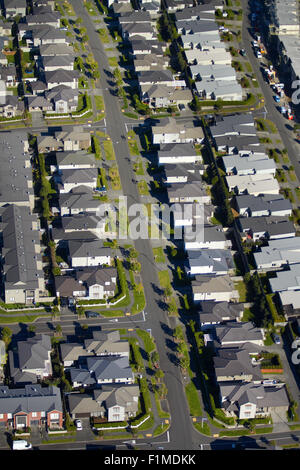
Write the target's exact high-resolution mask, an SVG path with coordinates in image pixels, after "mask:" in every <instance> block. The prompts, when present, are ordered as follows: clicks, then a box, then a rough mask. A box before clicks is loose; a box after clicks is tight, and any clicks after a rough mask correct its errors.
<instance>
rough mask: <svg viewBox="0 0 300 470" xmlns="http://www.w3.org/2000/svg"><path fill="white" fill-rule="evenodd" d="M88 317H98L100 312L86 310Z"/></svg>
mask: <svg viewBox="0 0 300 470" xmlns="http://www.w3.org/2000/svg"><path fill="white" fill-rule="evenodd" d="M85 316H86V318H98V317H100V314H99V313H97V312H85Z"/></svg>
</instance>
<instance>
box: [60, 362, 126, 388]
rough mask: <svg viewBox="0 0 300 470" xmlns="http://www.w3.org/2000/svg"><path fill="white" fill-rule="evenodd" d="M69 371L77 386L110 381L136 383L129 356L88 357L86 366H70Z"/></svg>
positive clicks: (74, 384) (74, 385) (73, 382)
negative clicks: (77, 367)
mask: <svg viewBox="0 0 300 470" xmlns="http://www.w3.org/2000/svg"><path fill="white" fill-rule="evenodd" d="M69 372H70V376H71V381H72V384H73V387H75V388H77V387H86V386H88V385H98V384H99V385H102V384H109V383H127V384H132V383H134V374H133V372H132V370H131V367H130V365H129V358H128V357H127V356H121V357H118V356H117V357H114V356H110V357H86V367H85V368H84V367H81V368H80V369H76V368H73V367H70V369H69ZM84 374H86V376H84Z"/></svg>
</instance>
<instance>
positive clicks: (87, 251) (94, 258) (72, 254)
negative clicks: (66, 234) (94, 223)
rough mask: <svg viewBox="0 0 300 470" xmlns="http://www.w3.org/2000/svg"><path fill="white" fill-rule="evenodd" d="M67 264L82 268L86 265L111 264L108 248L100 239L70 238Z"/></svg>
mask: <svg viewBox="0 0 300 470" xmlns="http://www.w3.org/2000/svg"><path fill="white" fill-rule="evenodd" d="M68 248H69V257H68V260H69V264H70V267H72V268H79V267H80V268H83V267H88V266H102V265H104V264H108V265H110V264H111V251H110V248H106V247H104V246H103V241H102V240H100V239H99V240H92V241H85V242H82V241H81V240H70V241H69V242H68Z"/></svg>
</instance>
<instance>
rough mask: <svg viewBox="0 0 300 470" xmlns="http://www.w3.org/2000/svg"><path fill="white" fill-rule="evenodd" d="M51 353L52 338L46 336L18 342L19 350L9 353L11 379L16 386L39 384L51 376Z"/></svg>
mask: <svg viewBox="0 0 300 470" xmlns="http://www.w3.org/2000/svg"><path fill="white" fill-rule="evenodd" d="M51 351H52V346H51V338H50V336H47V335H44V334H38V335H35V336H34V337H33V338H28V339H27V340H26V341H18V343H17V350H16V351H9V368H10V377H11V378H12V381H13V383H14V385H25V384H26V383H37V381H38V380H43V379H45V378H47V377H49V376H51V375H52V365H51V357H50V355H51Z"/></svg>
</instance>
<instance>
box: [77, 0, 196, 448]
mask: <svg viewBox="0 0 300 470" xmlns="http://www.w3.org/2000/svg"><path fill="white" fill-rule="evenodd" d="M73 6H74V9H75V12H76V15H77V16H80V17H81V18H82V20H83V25H84V26H85V27H86V28H87V31H88V35H89V44H90V47H91V49H92V52H93V54H94V57H95V60H96V61H97V62H98V64H99V68H100V76H101V78H100V81H101V88H102V89H103V97H104V101H105V112H106V123H107V126H106V130H107V133H108V134H109V135H110V137H111V139H112V142H113V143H114V149H115V154H116V159H117V163H118V166H119V173H120V178H121V183H122V188H123V193H124V196H127V198H128V207H129V206H130V204H133V203H139V202H141V199H142V198H141V197H140V195H139V192H138V188H137V186H136V184H135V183H134V182H133V181H134V180H135V175H134V172H133V169H132V166H131V163H130V154H129V148H128V145H127V140H123V139H122V135H127V131H126V127H125V121H124V117H123V115H122V112H121V109H120V106H119V102H118V98H117V97H115V96H113V95H112V94H111V93H110V91H109V90H105V89H106V88H107V87H108V86H109V83H110V80H111V79H110V77H109V76H108V75H107V71H109V65H108V60H107V57H106V54H105V52H104V49H103V46H102V43H101V41H100V39H99V35H98V33H97V32H96V31H95V26H94V24H93V22H92V20H91V17H90V16H89V15H88V13H87V11H86V9H85V8H84V6H83V4H82V2H81V1H80V0H74V1H73ZM135 248H136V250H137V251H138V252H139V253H140V256H139V261H140V263H141V277H142V280H143V285H144V291H145V297H146V303H147V305H146V309H145V310H146V311H147V312H148V317H147V319H148V320H147V327H148V328H151V329H152V334H153V336H154V338H155V340H156V344H157V349H158V352H159V355H160V365H161V368H162V370H163V371H164V373H165V383H166V386H167V388H168V397H167V398H168V403H169V406H170V413H171V417H172V419H171V427H170V439H171V443H172V449H182V450H185V449H192V448H195V446H197V445H198V444H197V440H198V434H197V433H196V431H194V430H193V427H192V425H191V420H190V416H189V409H188V406H187V402H186V398H185V394H184V390H183V385H182V381H181V373H180V370H179V368H178V367H177V366H176V365H175V364H174V363H173V362H172V358H170V354H169V351H168V349H167V347H166V339H167V337H166V334H165V332H164V330H163V329H162V325H166V328H165V329H168V318H167V314H166V312H165V311H164V310H163V309H162V308H161V294H160V290H159V288H158V286H159V283H158V276H157V268H156V265H155V262H154V258H153V252H152V247H151V244H150V241H149V240H141V239H139V240H136V241H135Z"/></svg>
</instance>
